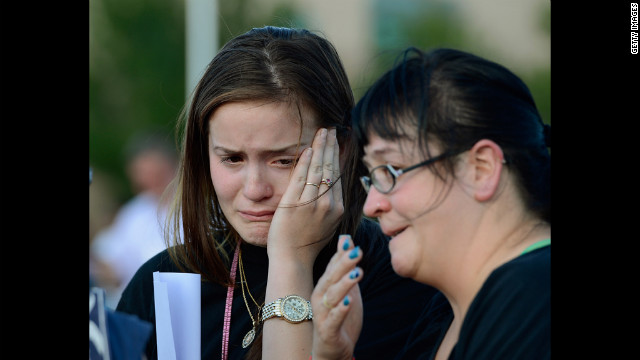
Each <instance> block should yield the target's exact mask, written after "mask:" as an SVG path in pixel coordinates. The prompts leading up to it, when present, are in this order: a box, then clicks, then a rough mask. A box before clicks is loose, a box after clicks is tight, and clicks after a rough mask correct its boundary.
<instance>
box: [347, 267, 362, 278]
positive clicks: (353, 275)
mask: <svg viewBox="0 0 640 360" xmlns="http://www.w3.org/2000/svg"><path fill="white" fill-rule="evenodd" d="M358 276H360V271H359V270H358V269H353V270H351V272H350V273H349V279H355V278H357V277H358Z"/></svg>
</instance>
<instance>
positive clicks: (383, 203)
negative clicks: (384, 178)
mask: <svg viewBox="0 0 640 360" xmlns="http://www.w3.org/2000/svg"><path fill="white" fill-rule="evenodd" d="M390 209H391V203H390V202H389V199H388V198H387V196H386V195H384V194H381V193H380V192H378V190H376V188H375V187H373V186H371V188H369V193H367V199H366V200H365V202H364V208H363V212H364V214H365V215H366V216H368V217H373V218H376V217H379V216H380V215H382V214H383V213H385V212H387V211H389V210H390Z"/></svg>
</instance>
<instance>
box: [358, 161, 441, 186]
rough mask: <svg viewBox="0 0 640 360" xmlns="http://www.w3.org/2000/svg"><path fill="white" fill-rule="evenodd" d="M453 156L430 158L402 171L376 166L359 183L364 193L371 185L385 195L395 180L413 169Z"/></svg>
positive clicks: (389, 166)
mask: <svg viewBox="0 0 640 360" xmlns="http://www.w3.org/2000/svg"><path fill="white" fill-rule="evenodd" d="M451 155H453V154H446V153H445V154H441V155H438V156H436V157H432V158H431V159H429V160H425V161H423V162H421V163H419V164H415V165H412V166H409V167H406V168H404V169H394V168H393V166H391V165H389V164H386V165H380V166H376V167H375V168H373V169H371V171H370V172H369V176H362V177H361V178H360V182H361V183H362V186H364V189H365V191H366V192H367V193H368V192H369V189H370V188H371V185H373V186H374V187H375V188H376V190H378V192H380V193H382V194H387V193H389V192H391V190H393V187H394V186H395V185H396V179H397V178H398V177H399V176H400V175H402V174H405V173H407V172H409V171H411V170H413V169H417V168H419V167H422V166H427V165H431V164H433V163H435V162H436V161H439V160H442V159H444V158H446V157H448V156H451Z"/></svg>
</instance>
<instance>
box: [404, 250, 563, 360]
mask: <svg viewBox="0 0 640 360" xmlns="http://www.w3.org/2000/svg"><path fill="white" fill-rule="evenodd" d="M452 320H453V312H452V311H451V307H450V306H449V304H448V302H446V300H445V297H444V296H443V295H442V294H441V293H438V295H437V296H434V297H433V299H432V302H431V304H429V306H427V307H426V308H425V310H424V311H423V312H422V314H421V315H420V317H419V319H418V320H417V321H416V324H415V327H414V329H413V330H412V332H411V335H410V337H409V339H408V341H407V344H406V346H405V348H404V349H403V351H402V352H401V353H400V354H399V355H398V356H397V357H396V358H397V359H433V358H434V357H435V353H436V350H437V347H438V346H440V342H441V341H442V338H443V337H444V334H445V333H446V331H447V329H448V328H449V325H450V324H451V321H452ZM550 331H551V247H550V246H547V247H544V248H541V249H538V250H534V251H532V252H530V253H527V254H524V255H521V256H519V257H517V258H515V259H513V260H511V261H509V262H507V263H505V264H503V265H502V266H500V267H498V268H497V269H496V270H494V271H493V272H492V273H491V275H490V276H489V277H488V278H487V280H486V281H485V283H484V284H483V286H482V288H481V289H480V291H479V292H478V294H477V295H476V297H475V298H474V300H473V302H472V303H471V306H470V307H469V310H468V312H467V315H466V317H465V319H464V322H463V323H462V328H461V329H460V336H459V338H458V342H457V344H456V345H455V347H454V348H453V351H452V352H451V355H450V356H449V359H455V360H458V359H474V360H482V359H492V360H495V359H525V360H526V359H531V360H539V359H550V358H551V333H550Z"/></svg>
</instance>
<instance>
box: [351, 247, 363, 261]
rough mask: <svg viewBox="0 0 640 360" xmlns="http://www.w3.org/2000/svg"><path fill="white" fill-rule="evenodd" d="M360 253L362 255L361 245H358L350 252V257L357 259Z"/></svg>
mask: <svg viewBox="0 0 640 360" xmlns="http://www.w3.org/2000/svg"><path fill="white" fill-rule="evenodd" d="M358 255H360V246H356V247H354V248H353V250H351V252H350V253H349V259H355V258H357V257H358Z"/></svg>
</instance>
